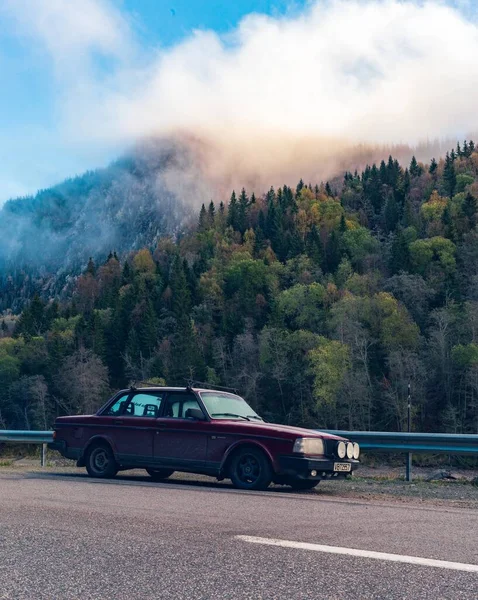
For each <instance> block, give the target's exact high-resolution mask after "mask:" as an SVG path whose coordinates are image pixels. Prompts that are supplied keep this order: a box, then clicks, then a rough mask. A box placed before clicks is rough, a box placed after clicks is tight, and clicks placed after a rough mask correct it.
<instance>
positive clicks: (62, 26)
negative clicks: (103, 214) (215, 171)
mask: <svg viewBox="0 0 478 600" xmlns="http://www.w3.org/2000/svg"><path fill="white" fill-rule="evenodd" d="M450 6H453V7H454V10H453V11H451V9H450V8H449V7H450ZM323 7H324V8H323ZM447 7H448V8H447ZM455 9H456V10H455ZM477 10H478V2H476V0H454V1H452V0H449V1H448V2H447V1H446V0H433V3H432V4H429V3H423V2H419V1H418V0H417V1H416V2H415V1H414V0H409V1H407V2H401V1H399V0H384V1H383V2H380V0H377V2H374V0H346V1H341V0H327V1H326V0H78V1H77V0H41V1H40V0H0V90H1V93H0V205H1V204H2V203H3V202H4V201H5V200H7V199H8V198H10V197H16V196H22V195H26V194H31V193H34V192H35V191H36V190H38V189H41V188H44V187H48V186H50V185H53V184H54V183H56V182H59V181H61V180H62V179H64V178H66V177H68V176H73V175H75V174H80V173H82V172H83V171H85V170H86V169H91V168H95V167H100V166H104V165H106V164H108V162H110V161H111V160H113V159H114V158H115V157H117V156H118V155H120V154H121V153H122V152H124V151H125V150H127V148H128V146H129V145H130V144H132V143H134V140H135V139H137V137H138V136H140V137H141V136H145V135H150V134H151V133H152V132H153V131H154V132H156V133H157V132H159V133H160V134H162V133H164V132H165V131H166V130H167V127H168V126H169V125H170V123H175V124H176V125H177V124H178V123H179V125H180V126H183V124H184V123H186V125H187V126H188V127H189V128H190V129H191V128H192V129H194V128H197V127H198V126H199V127H201V126H202V125H203V124H204V122H208V123H209V124H211V123H212V121H214V119H216V122H215V123H214V126H215V127H216V131H215V132H214V135H216V134H217V133H218V130H219V133H222V130H224V124H225V123H229V126H230V128H231V129H232V128H234V129H235V135H236V136H237V135H241V134H242V135H243V137H244V140H242V141H243V142H244V143H246V142H247V143H250V142H251V139H252V138H251V135H252V133H255V135H257V136H258V137H259V138H260V140H263V139H264V138H265V137H266V135H268V134H269V133H270V132H271V131H274V132H276V131H279V130H282V131H281V132H282V133H284V131H285V133H286V134H287V135H290V134H291V131H294V132H300V133H301V135H309V134H313V135H314V136H315V138H316V139H320V136H336V137H337V136H341V135H342V136H343V135H344V134H346V135H348V136H350V135H352V137H353V136H354V141H358V142H362V141H365V142H367V141H369V142H372V143H375V142H377V141H378V142H379V143H382V142H384V143H389V142H397V143H398V142H409V141H410V140H411V139H414V138H420V139H425V138H427V137H430V136H431V137H433V136H442V137H444V136H450V135H454V134H460V135H461V134H462V133H466V132H474V131H478V123H477V121H476V119H477V117H476V115H477V112H476V105H477V104H478V97H477V95H478V91H477V90H478V75H477V69H476V56H477V55H478V28H477V26H476V22H477V21H476V14H477ZM251 14H262V15H269V16H270V17H271V18H269V19H267V18H265V17H257V16H256V17H249V18H248V19H246V20H244V19H245V17H247V16H248V15H251ZM241 23H242V26H241V27H240V28H239V29H238V25H239V24H241ZM198 30H200V31H203V32H206V31H207V32H215V34H217V35H216V36H214V35H211V34H207V35H205V34H201V33H199V34H198V33H197V31H198ZM217 36H219V37H217ZM234 44H236V46H237V48H238V51H237V52H236V53H235V54H234V53H231V52H229V51H228V49H229V47H234ZM437 64H439V65H440V68H439V69H437ZM238 86H242V87H243V88H244V87H247V89H248V93H247V96H246V97H240V94H238V92H237V90H236V87H238ZM171 90H173V91H171ZM192 90H194V92H193V91H192ZM193 95H194V98H192V99H191V98H190V97H188V96H193ZM196 100H197V101H196ZM372 106H373V107H374V108H373V117H374V118H373V120H372V121H371V120H370V114H371V108H370V107H372ZM193 113H194V114H193ZM323 115H325V116H326V117H325V118H323ZM263 125H264V128H265V129H264V132H265V131H266V129H267V128H268V129H267V133H264V132H262V133H261V132H260V131H259V128H260V127H262V126H263ZM374 128H375V129H374ZM251 132H252V133H251ZM231 137H232V136H231ZM246 138H247V139H246ZM254 144H255V142H254ZM251 147H252V144H251V145H250V146H247V144H246V146H244V148H245V150H244V152H250V148H251ZM246 148H247V150H246ZM264 156H266V157H267V158H270V157H271V153H270V150H269V148H268V149H267V150H264Z"/></svg>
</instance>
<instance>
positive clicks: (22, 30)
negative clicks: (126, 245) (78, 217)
mask: <svg viewBox="0 0 478 600" xmlns="http://www.w3.org/2000/svg"><path fill="white" fill-rule="evenodd" d="M33 1H34V2H37V0H33ZM82 1H83V0H82ZM46 3H47V4H48V0H47V2H46ZM24 4H25V5H27V3H24ZM110 4H111V5H112V6H113V8H115V9H116V10H117V11H118V12H119V13H121V14H122V15H123V16H124V17H125V18H126V19H127V20H128V24H129V25H130V26H131V28H132V29H133V30H134V33H135V42H136V43H137V44H139V45H140V46H141V47H142V48H141V49H142V50H144V51H154V50H155V49H156V48H168V47H171V46H172V45H174V44H176V43H178V42H179V41H181V40H182V39H184V38H187V37H188V36H189V35H190V34H191V32H192V31H193V30H194V29H212V30H215V31H217V32H219V33H224V32H227V31H228V30H231V29H233V28H234V27H235V26H236V25H237V23H238V22H239V21H240V19H241V18H242V17H243V16H244V15H246V14H249V13H251V12H265V13H269V14H275V15H277V14H283V13H284V12H285V11H286V10H294V8H295V9H297V8H298V7H299V6H300V4H302V2H294V3H293V5H292V4H291V2H288V1H286V0H234V1H233V0H112V2H111V3H110ZM25 10H28V6H26V9H25ZM24 25H25V23H23V22H22V15H19V14H18V13H15V10H12V11H10V12H8V11H7V12H4V13H3V14H2V11H1V9H0V77H1V82H2V83H1V89H2V93H1V94H0V203H2V202H3V201H5V200H6V199H8V198H9V197H12V196H17V195H24V194H27V193H32V192H34V191H35V190H37V189H38V188H42V187H46V186H49V185H51V184H54V183H55V182H57V181H59V180H61V179H62V178H64V177H66V176H68V175H74V174H75V173H81V172H82V171H84V170H85V169H87V168H93V167H95V166H100V165H104V164H106V163H107V162H109V161H110V160H111V159H112V158H114V157H115V155H116V154H117V153H118V152H120V151H121V149H120V148H117V147H116V146H115V145H113V146H112V147H110V146H108V144H105V145H100V146H99V147H98V146H97V145H96V144H91V145H88V144H84V143H82V144H76V143H75V142H74V141H71V142H70V140H69V139H68V137H66V138H63V139H62V136H61V135H60V134H59V131H58V121H59V119H60V118H61V117H60V116H59V111H60V108H59V105H60V103H61V95H62V93H64V90H63V89H62V86H61V85H60V84H59V82H58V79H57V77H56V75H55V72H54V71H55V67H54V65H53V64H52V59H51V56H50V55H49V52H48V50H46V49H45V45H44V44H43V43H42V40H39V39H38V37H36V36H34V35H32V32H31V29H29V28H28V27H25V26H24ZM96 60H97V65H96V66H97V68H99V69H105V70H106V71H107V70H108V62H107V61H105V59H104V57H97V58H96Z"/></svg>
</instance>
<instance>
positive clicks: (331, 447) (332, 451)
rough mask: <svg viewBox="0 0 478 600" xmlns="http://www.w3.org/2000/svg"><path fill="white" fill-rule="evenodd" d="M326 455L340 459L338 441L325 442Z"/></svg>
mask: <svg viewBox="0 0 478 600" xmlns="http://www.w3.org/2000/svg"><path fill="white" fill-rule="evenodd" d="M324 445H325V455H326V456H332V457H333V458H338V456H337V440H327V439H326V440H324Z"/></svg>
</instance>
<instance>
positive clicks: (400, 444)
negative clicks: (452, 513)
mask: <svg viewBox="0 0 478 600" xmlns="http://www.w3.org/2000/svg"><path fill="white" fill-rule="evenodd" d="M317 431H323V432H325V433H332V434H334V435H339V436H341V437H345V438H347V439H349V440H351V441H353V442H358V443H359V444H360V447H361V448H362V450H365V451H368V452H404V453H406V454H408V456H409V457H410V456H411V454H412V453H425V452H427V453H434V454H464V455H476V456H478V435H473V434H455V433H400V432H389V431H336V430H326V429H320V430H317ZM52 441H53V431H11V430H10V431H8V430H0V443H2V442H7V443H21V444H42V453H41V464H42V466H45V459H46V445H47V444H48V443H49V442H52ZM407 479H408V480H410V479H411V472H409V471H408V470H407Z"/></svg>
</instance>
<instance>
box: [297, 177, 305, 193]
mask: <svg viewBox="0 0 478 600" xmlns="http://www.w3.org/2000/svg"><path fill="white" fill-rule="evenodd" d="M303 187H304V182H303V181H302V179H301V180H300V181H299V183H298V184H297V187H296V188H295V193H296V194H300V191H301V190H302V188H303Z"/></svg>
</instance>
